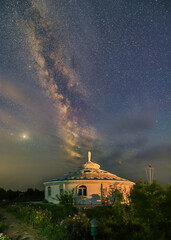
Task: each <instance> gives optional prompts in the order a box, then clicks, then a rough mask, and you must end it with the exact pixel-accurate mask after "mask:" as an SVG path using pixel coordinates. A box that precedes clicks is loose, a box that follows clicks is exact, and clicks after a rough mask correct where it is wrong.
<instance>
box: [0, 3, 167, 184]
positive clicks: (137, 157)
mask: <svg viewBox="0 0 171 240" xmlns="http://www.w3.org/2000/svg"><path fill="white" fill-rule="evenodd" d="M1 6H2V7H1V10H0V14H1V15H0V16H1V44H0V45H1V51H0V63H1V65H0V70H1V79H0V101H1V102H0V143H1V146H2V148H1V149H0V153H1V155H2V159H1V161H2V163H1V166H2V169H1V171H2V173H1V174H0V175H1V177H0V180H1V182H2V185H3V186H5V187H12V188H15V187H16V188H17V187H18V186H19V185H20V182H21V179H23V176H24V177H25V181H23V180H22V181H23V186H21V187H22V188H24V187H27V186H30V185H32V186H41V183H42V181H44V180H47V178H53V177H58V176H60V175H62V174H63V173H64V172H66V171H67V170H69V168H75V167H76V166H78V165H79V164H81V163H82V162H84V161H85V159H86V155H87V151H88V150H91V151H92V155H93V158H94V160H95V161H96V162H99V163H100V164H101V165H102V166H103V168H106V170H110V171H113V172H114V173H116V174H118V175H120V176H121V177H125V178H129V179H130V180H133V181H136V180H137V179H138V178H139V177H145V170H144V168H145V167H146V166H147V164H148V163H151V164H152V165H153V166H154V168H155V173H156V175H155V176H156V179H158V181H159V182H161V183H162V184H166V183H167V182H168V181H169V175H170V170H171V165H170V162H169V159H170V155H171V154H170V153H171V152H170V149H171V148H170V147H171V146H170V137H171V131H170V130H171V129H170V118H171V116H170V89H171V82H170V60H171V59H170V58H171V57H170V55H171V48H170V37H171V24H170V22H171V19H170V18H171V17H170V10H171V9H170V7H171V6H170V3H169V1H160V0H156V1H148V2H147V1H139V2H137V1H129V2H128V1H125V0H123V1H110V0H106V1H96V0H94V1H88V0H87V1H81V0H80V1H77V0H73V1H72V0H70V1H68V0H57V1H53V0H51V1H46V0H44V1H43V0H42V1H36V0H35V1H34V0H26V1H12V0H6V1H1ZM26 169H28V171H26ZM9 176H12V177H13V178H14V179H15V180H14V181H12V180H10V181H9V182H8V180H7V179H9ZM16 176H17V177H16ZM12 182H13V183H12Z"/></svg>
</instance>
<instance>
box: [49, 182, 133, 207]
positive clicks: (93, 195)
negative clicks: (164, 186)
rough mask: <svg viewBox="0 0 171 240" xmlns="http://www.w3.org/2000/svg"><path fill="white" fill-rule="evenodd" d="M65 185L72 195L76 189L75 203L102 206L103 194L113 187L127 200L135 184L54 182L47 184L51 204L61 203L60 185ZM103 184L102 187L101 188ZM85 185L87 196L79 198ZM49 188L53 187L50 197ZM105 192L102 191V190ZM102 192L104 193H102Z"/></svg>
mask: <svg viewBox="0 0 171 240" xmlns="http://www.w3.org/2000/svg"><path fill="white" fill-rule="evenodd" d="M61 184H63V189H64V191H67V192H70V193H72V190H73V189H74V201H75V204H89V205H91V204H93V205H94V204H102V192H105V189H106V192H107V194H108V193H109V189H110V187H111V186H113V187H114V188H117V189H119V190H120V191H121V192H123V196H124V198H125V199H126V197H127V195H128V194H129V191H130V188H131V187H132V186H133V184H134V183H132V182H129V181H125V182H123V181H122V182H121V181H120V182H119V181H109V180H108V181H103V180H92V181H91V180H76V181H61V182H56V183H55V182H53V183H45V186H46V187H45V198H46V200H47V201H49V202H53V203H56V204H58V203H59V201H58V199H57V195H58V196H59V195H60V185H61ZM101 184H102V187H101ZM81 185H85V186H86V187H87V196H79V195H78V189H79V186H81ZM48 186H50V187H51V196H48V194H47V193H48ZM101 188H102V189H103V190H102V189H101ZM101 190H102V191H101Z"/></svg>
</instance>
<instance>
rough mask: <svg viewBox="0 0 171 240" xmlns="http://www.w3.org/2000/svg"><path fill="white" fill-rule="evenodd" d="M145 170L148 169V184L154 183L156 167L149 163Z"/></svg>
mask: <svg viewBox="0 0 171 240" xmlns="http://www.w3.org/2000/svg"><path fill="white" fill-rule="evenodd" d="M145 171H146V176H147V182H148V184H152V183H153V177H154V168H152V166H151V164H149V165H148V167H147V168H146V169H145Z"/></svg>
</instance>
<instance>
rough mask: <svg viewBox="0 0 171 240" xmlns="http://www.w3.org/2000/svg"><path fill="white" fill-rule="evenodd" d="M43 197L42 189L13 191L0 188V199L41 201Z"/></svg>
mask: <svg viewBox="0 0 171 240" xmlns="http://www.w3.org/2000/svg"><path fill="white" fill-rule="evenodd" d="M43 199H44V191H40V190H38V189H31V188H28V189H27V191H25V192H22V191H13V190H11V189H10V190H5V189H3V188H0V201H1V202H2V201H4V202H5V201H17V202H25V201H41V200H43Z"/></svg>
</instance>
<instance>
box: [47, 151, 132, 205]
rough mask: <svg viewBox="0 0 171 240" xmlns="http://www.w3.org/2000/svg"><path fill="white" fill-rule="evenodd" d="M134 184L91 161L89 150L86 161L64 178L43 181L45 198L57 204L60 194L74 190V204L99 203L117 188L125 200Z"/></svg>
mask: <svg viewBox="0 0 171 240" xmlns="http://www.w3.org/2000/svg"><path fill="white" fill-rule="evenodd" d="M134 184H135V183H134V182H131V181H128V180H126V179H123V178H120V177H118V176H116V175H114V174H112V173H109V172H107V171H105V170H102V169H100V165H99V164H97V163H94V162H92V161H91V152H88V161H87V162H86V163H85V164H83V165H82V166H80V167H79V168H78V169H77V170H76V171H73V172H69V173H68V174H67V175H66V176H65V177H64V178H60V179H53V180H51V181H48V182H45V183H44V185H45V199H46V200H47V201H48V202H51V203H55V204H58V203H59V200H58V197H59V196H60V195H61V194H63V193H64V192H70V193H72V191H74V193H73V197H74V203H75V205H84V204H85V205H95V204H97V205H101V204H103V203H104V201H105V199H106V198H108V199H109V200H110V199H111V198H112V193H113V191H114V190H116V189H118V190H119V191H120V192H121V193H122V194H123V197H124V199H125V200H126V201H127V197H128V195H129V194H130V190H131V188H132V187H133V185H134Z"/></svg>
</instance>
